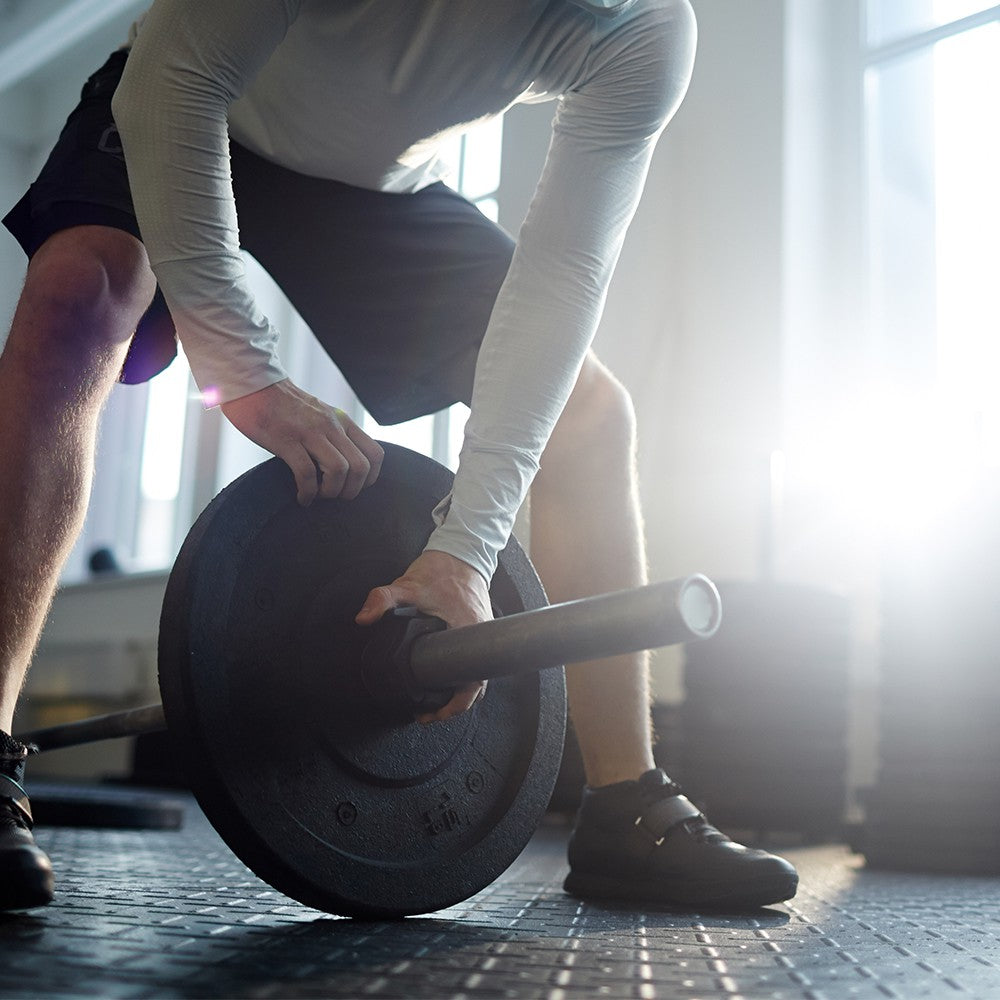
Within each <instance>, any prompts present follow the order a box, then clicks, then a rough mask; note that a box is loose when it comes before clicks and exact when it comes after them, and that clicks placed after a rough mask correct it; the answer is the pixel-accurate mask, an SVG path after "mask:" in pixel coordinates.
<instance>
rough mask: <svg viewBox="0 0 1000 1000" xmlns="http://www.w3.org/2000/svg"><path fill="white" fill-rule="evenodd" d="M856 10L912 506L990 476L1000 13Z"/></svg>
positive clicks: (997, 378) (892, 365)
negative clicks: (861, 26) (861, 17)
mask: <svg viewBox="0 0 1000 1000" xmlns="http://www.w3.org/2000/svg"><path fill="white" fill-rule="evenodd" d="M863 10H864V14H865V24H864V31H863V35H862V39H863V47H862V61H863V67H862V72H863V84H864V125H865V135H866V164H865V172H866V191H867V196H866V206H865V220H866V229H867V234H866V244H867V285H868V303H869V314H870V318H871V329H872V331H873V334H874V343H875V344H876V345H877V346H876V349H877V351H878V353H879V355H880V357H879V358H878V361H879V365H880V367H881V369H882V371H883V372H885V373H886V374H887V376H888V382H889V384H890V385H892V386H893V397H892V398H891V399H890V400H889V401H888V402H889V405H888V407H887V409H891V410H892V411H893V412H892V421H893V423H894V425H895V426H896V427H897V429H898V437H899V441H898V442H893V448H892V449H886V452H885V454H888V453H889V452H890V451H892V452H893V454H894V458H893V461H899V462H901V463H902V464H903V465H905V468H904V469H901V471H902V472H903V473H904V477H903V481H902V482H901V484H900V485H901V486H902V487H903V489H905V491H906V494H907V502H906V505H907V506H909V507H911V508H912V506H913V503H914V500H915V498H916V497H919V496H921V495H923V496H924V497H930V498H931V499H934V500H935V501H940V500H941V499H942V497H941V489H942V487H944V488H945V489H946V490H961V489H965V488H966V487H968V486H969V485H970V482H971V480H974V479H975V478H976V477H980V476H982V474H983V473H984V471H986V470H995V469H997V468H998V467H1000V396H998V394H997V385H998V384H1000V336H998V334H1000V306H998V302H997V291H996V290H997V275H1000V130H998V128H997V99H998V96H1000V4H995V3H984V2H982V0H867V2H866V3H865V4H864V7H863ZM897 444H902V445H903V450H904V451H905V452H907V453H906V454H899V453H898V452H899V449H898V448H896V447H895V446H896V445H897ZM918 470H920V471H918ZM902 506H903V505H902V504H901V505H900V509H901V508H902Z"/></svg>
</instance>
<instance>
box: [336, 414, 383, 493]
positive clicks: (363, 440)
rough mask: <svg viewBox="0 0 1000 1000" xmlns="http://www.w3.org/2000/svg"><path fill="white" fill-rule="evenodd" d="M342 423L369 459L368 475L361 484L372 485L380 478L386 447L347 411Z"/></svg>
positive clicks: (363, 486) (362, 485) (352, 439)
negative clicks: (369, 434) (367, 432)
mask: <svg viewBox="0 0 1000 1000" xmlns="http://www.w3.org/2000/svg"><path fill="white" fill-rule="evenodd" d="M341 413H343V411H342V410H341V411H338V414H337V415H338V416H340V414H341ZM341 424H342V425H343V428H344V433H345V434H346V435H347V436H348V438H350V440H351V441H352V442H354V444H355V446H356V447H357V448H358V450H359V451H360V452H361V454H362V455H364V456H365V458H366V459H367V461H368V475H367V476H366V477H365V481H364V482H363V483H362V484H361V488H362V489H364V488H365V487H367V486H371V484H372V483H374V482H375V480H376V479H378V475H379V473H380V472H381V471H382V460H383V459H384V458H385V449H384V448H383V447H382V446H381V445H380V444H379V443H378V441H375V440H373V439H372V438H370V437H369V436H368V435H367V434H366V433H365V432H364V431H363V430H362V429H361V428H360V427H358V425H357V424H356V423H355V422H354V421H353V420H351V418H350V417H348V416H347V414H346V413H344V415H343V417H341Z"/></svg>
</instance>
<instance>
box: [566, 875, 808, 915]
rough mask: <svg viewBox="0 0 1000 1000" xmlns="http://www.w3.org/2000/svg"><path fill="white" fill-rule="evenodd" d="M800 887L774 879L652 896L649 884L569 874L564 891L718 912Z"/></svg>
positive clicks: (676, 887)
mask: <svg viewBox="0 0 1000 1000" xmlns="http://www.w3.org/2000/svg"><path fill="white" fill-rule="evenodd" d="M798 886H799V879H798V876H785V877H782V878H776V877H774V876H773V875H772V876H770V877H768V878H767V879H766V880H764V879H761V880H758V881H757V882H749V883H748V882H741V883H740V885H739V887H738V888H736V887H734V886H733V884H732V883H731V882H720V883H716V884H711V883H708V884H706V883H705V882H673V883H671V884H670V885H669V887H667V886H663V887H662V889H663V891H660V892H657V893H655V894H653V893H651V891H650V889H651V887H650V884H649V882H648V881H642V882H629V881H626V880H622V879H620V878H611V877H608V876H602V875H582V874H579V873H577V872H570V873H569V875H567V876H566V880H565V881H564V882H563V889H564V891H565V892H567V893H569V895H571V896H575V897H577V898H578V899H582V900H585V901H593V900H602V901H607V902H618V903H628V904H630V905H635V904H637V903H641V904H643V905H656V906H672V905H673V906H677V905H680V906H698V907H712V908H713V909H721V908H725V907H729V908H732V909H756V908H758V907H761V906H771V905H773V904H775V903H783V902H785V900H788V899H791V898H792V897H793V896H794V895H795V893H796V891H797V889H798Z"/></svg>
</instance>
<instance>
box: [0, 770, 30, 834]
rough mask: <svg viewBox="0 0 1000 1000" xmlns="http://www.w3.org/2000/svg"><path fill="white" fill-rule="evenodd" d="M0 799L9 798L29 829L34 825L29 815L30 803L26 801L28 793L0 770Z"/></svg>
mask: <svg viewBox="0 0 1000 1000" xmlns="http://www.w3.org/2000/svg"><path fill="white" fill-rule="evenodd" d="M0 799H10V801H11V802H13V803H14V807H15V808H16V809H17V811H18V812H19V813H21V815H22V816H23V817H24V819H25V821H26V822H27V824H28V829H29V830H30V829H31V828H32V827H33V826H34V825H35V820H34V817H32V815H31V803H30V802H29V801H28V793H27V792H26V791H25V790H24V789H23V788H22V787H21V786H20V785H19V784H18V783H17V782H16V781H15V780H14V779H13V778H11V777H10V776H9V775H6V774H4V773H3V771H0Z"/></svg>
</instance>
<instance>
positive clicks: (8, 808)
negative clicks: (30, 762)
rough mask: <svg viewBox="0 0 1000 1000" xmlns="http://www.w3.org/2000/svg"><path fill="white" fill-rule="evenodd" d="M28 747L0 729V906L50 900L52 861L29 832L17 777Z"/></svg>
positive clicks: (10, 907) (39, 903)
mask: <svg viewBox="0 0 1000 1000" xmlns="http://www.w3.org/2000/svg"><path fill="white" fill-rule="evenodd" d="M27 756H28V748H27V747H26V746H25V745H24V744H23V743H19V742H18V741H17V740H15V739H14V738H13V737H11V736H9V735H8V734H7V733H4V732H0V910H27V909H30V908H31V907H34V906H44V905H45V904H46V903H49V902H51V900H52V893H53V878H52V863H51V862H50V861H49V859H48V856H47V855H46V853H45V852H44V851H43V850H42V849H41V848H40V847H39V846H38V845H37V844H36V843H35V838H34V837H32V835H31V826H32V819H31V806H30V805H29V804H28V796H27V795H26V794H25V791H24V788H23V787H22V786H21V781H22V780H23V778H24V762H25V760H26V759H27Z"/></svg>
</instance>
